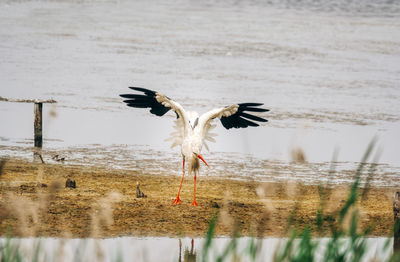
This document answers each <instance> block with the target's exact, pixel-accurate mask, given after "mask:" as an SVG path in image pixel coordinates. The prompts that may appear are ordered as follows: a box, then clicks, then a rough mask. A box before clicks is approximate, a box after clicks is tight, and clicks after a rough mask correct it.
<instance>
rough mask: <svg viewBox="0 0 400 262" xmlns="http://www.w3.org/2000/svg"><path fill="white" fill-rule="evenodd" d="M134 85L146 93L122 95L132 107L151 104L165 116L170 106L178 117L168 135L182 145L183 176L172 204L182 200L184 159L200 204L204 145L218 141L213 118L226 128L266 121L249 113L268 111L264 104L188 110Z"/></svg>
mask: <svg viewBox="0 0 400 262" xmlns="http://www.w3.org/2000/svg"><path fill="white" fill-rule="evenodd" d="M130 88H131V89H133V90H135V91H139V92H143V93H144V94H123V95H120V96H121V97H123V98H127V100H124V102H125V103H126V104H127V105H128V106H130V107H136V108H150V112H151V113H152V114H155V115H157V116H163V115H164V114H165V113H167V112H168V111H169V110H170V109H172V110H173V111H175V113H176V115H177V119H176V120H175V125H174V132H172V133H171V136H170V137H169V138H168V139H167V140H169V141H172V145H171V148H173V147H175V146H178V145H180V146H181V153H182V160H183V170H182V178H181V183H180V186H179V190H178V194H177V196H176V198H175V200H174V201H173V202H172V204H178V203H179V204H181V201H180V197H179V194H180V190H181V187H182V181H183V177H184V174H185V162H186V163H187V164H188V173H189V175H190V174H191V173H192V172H194V194H193V195H194V199H193V202H192V205H198V204H197V202H196V194H195V192H196V175H197V172H198V170H199V168H200V162H199V159H200V160H202V161H203V162H204V163H205V164H206V165H207V166H208V164H207V162H206V161H205V160H204V158H203V157H202V155H201V150H202V147H203V145H204V147H205V148H206V149H207V150H208V145H207V141H209V142H215V139H214V137H215V136H216V134H214V133H211V132H210V131H211V130H212V129H214V128H215V126H216V125H214V124H212V121H213V120H214V119H220V120H221V123H222V125H223V126H224V127H225V128H226V129H230V128H232V127H234V128H245V127H248V126H258V124H257V123H256V122H253V121H258V122H267V120H266V119H264V118H261V117H258V116H255V115H252V114H249V113H248V112H267V111H269V110H268V109H264V108H259V107H258V106H261V105H262V104H259V103H243V104H233V105H230V106H226V107H221V108H215V109H212V110H210V111H208V112H206V113H204V114H203V115H201V116H199V114H198V113H197V112H192V111H185V109H184V108H183V107H182V106H181V105H180V104H179V103H177V102H175V101H174V100H172V99H170V98H168V97H167V96H165V95H163V94H161V93H158V92H155V91H152V90H149V89H145V88H140V87H130Z"/></svg>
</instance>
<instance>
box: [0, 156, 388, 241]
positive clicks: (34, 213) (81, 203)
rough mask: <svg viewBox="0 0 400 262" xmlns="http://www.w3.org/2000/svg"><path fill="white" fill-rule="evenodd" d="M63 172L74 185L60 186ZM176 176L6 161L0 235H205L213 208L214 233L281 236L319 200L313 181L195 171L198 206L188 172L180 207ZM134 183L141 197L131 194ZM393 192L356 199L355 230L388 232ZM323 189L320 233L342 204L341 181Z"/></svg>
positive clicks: (311, 213)
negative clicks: (357, 226) (252, 178)
mask: <svg viewBox="0 0 400 262" xmlns="http://www.w3.org/2000/svg"><path fill="white" fill-rule="evenodd" d="M175 171H176V170H173V171H171V174H175V173H176V172H175ZM68 178H70V179H71V180H74V181H75V182H76V188H65V182H66V180H67V179H68ZM179 180H180V177H178V176H175V175H171V176H154V175H152V174H147V173H146V171H145V170H143V172H140V173H139V172H137V171H135V172H134V171H129V170H112V169H103V168H93V167H86V166H67V165H63V164H36V163H30V162H27V161H22V160H7V161H6V162H5V163H4V164H3V166H2V170H1V175H0V235H2V236H6V235H9V234H11V235H16V236H55V237H59V236H65V237H87V236H99V237H114V236H125V235H135V236H204V234H205V233H206V231H207V229H208V225H209V222H210V219H211V218H212V217H213V216H214V215H215V214H219V222H218V226H217V230H216V233H217V234H218V235H230V234H231V233H232V229H233V228H234V227H237V228H239V230H240V232H241V234H242V235H254V236H256V235H259V236H284V235H286V233H287V221H288V219H289V217H290V216H291V215H293V224H294V225H296V226H298V227H300V228H303V227H304V226H306V225H312V227H314V224H315V220H316V214H317V209H318V207H319V204H320V198H319V194H318V187H317V186H309V185H307V186H306V185H302V184H293V183H262V184H261V183H259V182H257V181H237V180H231V179H216V178H205V177H201V176H200V177H198V180H197V187H196V200H197V202H198V203H199V206H197V207H194V206H191V205H190V204H191V203H192V200H193V177H185V179H184V182H183V186H182V192H181V200H182V205H178V206H172V205H171V202H172V201H173V200H174V198H175V196H176V192H177V190H178V186H179ZM137 182H139V183H140V189H141V191H143V192H144V194H146V196H147V197H146V198H137V195H136V193H137V190H136V184H137ZM393 192H394V188H371V189H369V190H368V192H367V194H366V195H365V199H364V201H359V204H358V207H359V214H360V215H359V217H360V219H359V220H360V225H361V228H366V227H367V226H368V225H371V224H372V225H373V230H372V232H371V235H373V236H388V235H389V234H390V232H391V230H392V226H393V211H392V195H393V194H392V193H393ZM327 193H328V194H327V203H326V206H325V210H324V213H325V215H326V216H325V223H324V226H323V235H327V234H329V232H330V228H331V226H334V225H335V224H336V222H335V214H336V212H337V211H338V210H339V208H340V207H341V206H343V205H344V202H345V199H346V198H347V195H348V187H336V188H333V189H331V190H329V191H328V192H327ZM360 193H362V192H360ZM294 210H295V212H294Z"/></svg>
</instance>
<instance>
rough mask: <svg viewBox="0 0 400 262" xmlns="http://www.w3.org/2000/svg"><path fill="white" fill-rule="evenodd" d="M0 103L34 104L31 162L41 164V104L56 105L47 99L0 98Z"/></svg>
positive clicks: (53, 101)
mask: <svg viewBox="0 0 400 262" xmlns="http://www.w3.org/2000/svg"><path fill="white" fill-rule="evenodd" d="M0 101H6V102H16V103H34V110H33V111H34V114H35V116H34V124H33V129H34V132H33V133H34V145H35V150H34V152H33V160H34V161H41V162H42V163H43V158H42V155H41V152H40V150H41V148H42V145H43V127H42V123H43V120H42V119H43V117H42V109H43V103H57V102H56V101H55V100H53V99H48V100H38V99H13V98H5V97H1V96H0Z"/></svg>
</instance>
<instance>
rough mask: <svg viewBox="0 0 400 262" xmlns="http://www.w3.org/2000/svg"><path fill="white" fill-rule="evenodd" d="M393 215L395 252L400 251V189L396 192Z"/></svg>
mask: <svg viewBox="0 0 400 262" xmlns="http://www.w3.org/2000/svg"><path fill="white" fill-rule="evenodd" d="M393 216H394V240H393V253H395V252H400V191H397V192H396V193H394V199H393Z"/></svg>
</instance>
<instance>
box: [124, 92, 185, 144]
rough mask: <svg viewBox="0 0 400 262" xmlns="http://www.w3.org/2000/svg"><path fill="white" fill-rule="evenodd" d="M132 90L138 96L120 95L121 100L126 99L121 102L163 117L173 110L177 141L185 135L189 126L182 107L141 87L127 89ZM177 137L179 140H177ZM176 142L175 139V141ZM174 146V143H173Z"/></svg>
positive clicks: (161, 95) (159, 94)
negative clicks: (175, 118)
mask: <svg viewBox="0 0 400 262" xmlns="http://www.w3.org/2000/svg"><path fill="white" fill-rule="evenodd" d="M129 88H130V89H132V90H135V91H138V92H139V94H122V95H120V96H121V97H123V98H126V100H124V101H123V102H124V103H126V104H127V106H130V107H136V108H150V113H152V114H154V115H157V116H163V115H165V114H166V113H167V112H168V111H169V110H171V109H172V110H174V111H175V113H176V116H177V120H176V122H177V124H176V129H177V132H175V133H176V135H175V133H174V135H175V136H176V137H177V139H179V140H180V139H181V137H182V136H184V135H185V133H186V130H187V127H188V125H189V119H188V116H187V113H186V111H185V110H184V109H183V107H182V106H181V105H180V104H179V103H177V102H175V101H174V100H172V99H170V98H168V97H167V96H165V95H163V94H161V93H158V92H156V91H152V90H149V89H146V88H141V87H129ZM178 136H179V138H178ZM175 140H176V139H175ZM174 144H175V143H174Z"/></svg>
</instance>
